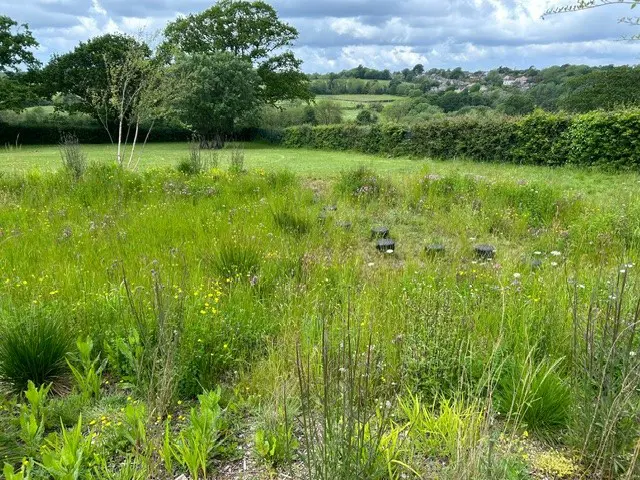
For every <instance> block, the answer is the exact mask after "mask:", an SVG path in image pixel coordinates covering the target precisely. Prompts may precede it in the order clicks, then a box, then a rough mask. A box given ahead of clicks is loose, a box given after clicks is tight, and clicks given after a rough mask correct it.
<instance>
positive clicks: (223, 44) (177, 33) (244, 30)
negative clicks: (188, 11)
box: [162, 0, 311, 105]
mask: <svg viewBox="0 0 640 480" xmlns="http://www.w3.org/2000/svg"><path fill="white" fill-rule="evenodd" d="M164 34H165V42H164V44H163V46H162V49H163V50H164V51H165V52H166V53H167V54H169V55H171V54H172V53H175V52H176V51H178V52H182V53H185V54H196V53H199V54H214V53H220V52H225V53H228V54H231V55H233V56H236V57H239V58H241V59H243V60H245V61H247V62H249V63H250V64H251V65H253V67H254V68H255V69H256V71H257V74H258V75H259V77H260V80H261V88H260V89H259V92H258V94H259V98H260V100H261V101H262V102H263V103H266V104H271V105H276V104H277V103H278V102H280V101H282V100H295V99H303V100H308V99H310V98H311V94H310V91H309V82H308V79H307V76H306V75H305V74H303V73H302V71H301V70H300V66H301V65H302V62H301V61H300V60H299V59H297V58H296V57H295V55H294V54H293V52H292V51H291V50H290V48H291V47H292V45H293V42H294V41H295V40H296V39H297V38H298V31H297V30H296V29H295V28H294V27H292V26H291V25H288V24H287V23H285V22H283V21H281V20H280V19H279V18H278V14H277V12H276V11H275V10H274V8H273V7H271V6H270V5H269V4H267V3H265V2H262V1H254V2H249V1H235V0H221V1H219V2H218V3H216V4H215V5H214V6H212V7H211V8H209V9H207V10H205V11H204V12H201V13H198V14H193V15H188V16H186V17H183V18H179V19H178V20H176V21H174V22H172V23H170V24H169V25H168V26H167V27H166V29H165V32H164Z"/></svg>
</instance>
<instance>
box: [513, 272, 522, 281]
mask: <svg viewBox="0 0 640 480" xmlns="http://www.w3.org/2000/svg"><path fill="white" fill-rule="evenodd" d="M520 277H522V275H521V274H519V273H514V274H513V278H515V279H516V280H518V279H519V278H520Z"/></svg>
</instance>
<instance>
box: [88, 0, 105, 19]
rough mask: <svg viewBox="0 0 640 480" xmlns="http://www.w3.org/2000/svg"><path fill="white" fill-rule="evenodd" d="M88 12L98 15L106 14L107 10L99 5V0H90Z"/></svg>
mask: <svg viewBox="0 0 640 480" xmlns="http://www.w3.org/2000/svg"><path fill="white" fill-rule="evenodd" d="M89 12H90V13H96V14H98V15H104V16H106V15H107V11H106V10H105V9H104V7H103V6H102V5H100V1H99V0H91V8H90V9H89Z"/></svg>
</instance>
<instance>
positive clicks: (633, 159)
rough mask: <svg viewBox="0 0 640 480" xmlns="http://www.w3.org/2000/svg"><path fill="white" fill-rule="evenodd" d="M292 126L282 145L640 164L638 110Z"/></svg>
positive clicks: (525, 160)
mask: <svg viewBox="0 0 640 480" xmlns="http://www.w3.org/2000/svg"><path fill="white" fill-rule="evenodd" d="M368 113H371V112H370V111H369V110H362V111H361V112H360V113H359V115H362V119H361V120H362V121H359V122H358V123H359V124H360V125H358V124H344V125H330V126H318V127H311V126H309V125H305V126H300V127H290V128H287V129H285V130H284V132H283V135H282V142H281V143H282V144H283V145H285V146H287V147H295V148H322V149H331V150H356V151H361V152H365V153H373V154H382V155H394V156H395V155H410V156H415V157H436V158H443V159H448V158H457V157H462V158H468V159H470V160H477V161H487V162H514V163H528V164H533V165H564V164H567V163H571V164H575V165H584V166H591V165H596V166H604V167H607V168H611V169H631V168H637V167H638V158H640V142H637V141H636V139H637V137H638V134H639V133H640V110H638V109H630V110H619V111H615V112H590V113H586V114H583V115H575V116H568V115H565V114H556V113H547V112H543V111H541V110H537V111H534V112H533V113H532V114H530V115H527V116H525V117H520V118H513V117H507V116H489V117H484V116H469V115H465V116H455V117H434V118H432V119H430V120H428V121H421V122H416V123H415V124H413V125H411V126H406V125H398V124H393V123H385V124H380V125H379V124H373V125H364V124H367V123H370V122H368V121H364V120H365V118H364V117H365V116H366V115H367V114H368Z"/></svg>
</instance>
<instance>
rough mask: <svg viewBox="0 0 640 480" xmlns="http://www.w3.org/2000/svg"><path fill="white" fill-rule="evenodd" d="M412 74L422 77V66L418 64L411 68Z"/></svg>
mask: <svg viewBox="0 0 640 480" xmlns="http://www.w3.org/2000/svg"><path fill="white" fill-rule="evenodd" d="M413 73H415V74H416V75H422V74H423V73H424V65H422V64H421V63H418V64H417V65H416V66H415V67H413Z"/></svg>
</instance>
